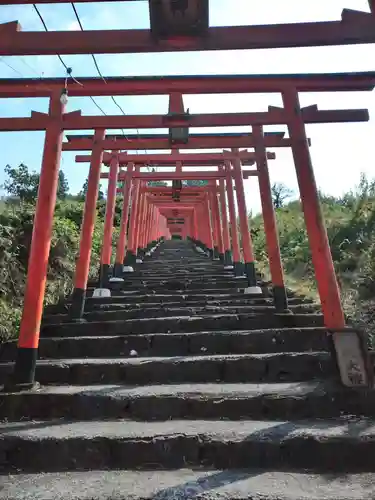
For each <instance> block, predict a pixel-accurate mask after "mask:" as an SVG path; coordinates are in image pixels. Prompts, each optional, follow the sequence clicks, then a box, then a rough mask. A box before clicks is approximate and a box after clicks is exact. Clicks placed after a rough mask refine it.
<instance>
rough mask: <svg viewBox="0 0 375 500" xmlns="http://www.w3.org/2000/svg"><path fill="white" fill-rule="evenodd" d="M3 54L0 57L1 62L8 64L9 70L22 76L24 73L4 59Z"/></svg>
mask: <svg viewBox="0 0 375 500" xmlns="http://www.w3.org/2000/svg"><path fill="white" fill-rule="evenodd" d="M4 58H5V56H3V57H0V62H2V63H3V64H5V66H8V68H10V69H11V70H13V71H14V72H15V73H17V75H19V76H21V77H22V78H24V75H23V74H22V73H21V72H20V71H18V69H16V68H14V67H13V66H12V65H11V64H9V63H8V62H7V61H5V59H4Z"/></svg>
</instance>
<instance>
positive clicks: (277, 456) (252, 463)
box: [0, 418, 375, 498]
mask: <svg viewBox="0 0 375 500" xmlns="http://www.w3.org/2000/svg"><path fill="white" fill-rule="evenodd" d="M0 433H1V437H0V467H1V469H2V472H3V473H6V472H14V471H15V470H17V471H18V472H21V471H25V472H26V471H27V472H29V471H30V472H40V471H44V472H53V471H59V472H61V471H75V470H90V469H107V468H112V469H114V468H119V469H120V468H121V469H148V470H150V469H154V470H155V469H161V468H163V469H165V468H169V469H178V468H181V467H189V466H201V467H206V468H209V467H213V468H218V469H222V468H223V469H232V468H249V467H250V468H251V467H256V468H257V469H259V470H275V469H279V468H280V469H281V468H282V469H283V470H284V471H285V470H290V469H294V470H299V471H300V472H305V471H306V470H310V471H316V472H318V471H319V472H327V471H330V472H331V473H332V472H340V473H342V474H347V473H349V472H365V471H366V472H374V469H375V463H374V459H373V457H374V454H375V422H374V421H372V420H368V419H364V418H358V419H356V420H351V419H344V418H342V419H330V420H293V421H287V420H277V421H255V420H251V421H250V420H243V421H212V420H195V421H186V420H168V421H166V422H136V421H131V420H114V421H113V420H111V421H92V422H88V421H79V422H68V421H63V420H61V419H59V420H51V421H33V422H17V423H5V424H0ZM124 493H125V492H124ZM279 498H280V497H279Z"/></svg>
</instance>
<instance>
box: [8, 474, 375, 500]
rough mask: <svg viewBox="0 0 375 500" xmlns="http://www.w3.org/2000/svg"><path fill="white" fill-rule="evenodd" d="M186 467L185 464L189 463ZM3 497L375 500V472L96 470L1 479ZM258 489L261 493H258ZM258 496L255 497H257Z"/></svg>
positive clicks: (46, 499) (23, 499)
mask: <svg viewBox="0 0 375 500" xmlns="http://www.w3.org/2000/svg"><path fill="white" fill-rule="evenodd" d="M185 467H186V466H185ZM0 482H1V485H2V488H1V490H0V499H1V500H10V499H14V500H31V499H38V500H51V499H52V498H53V499H54V500H125V499H126V500H130V499H131V500H173V499H176V500H177V499H178V500H193V499H197V500H198V499H199V500H220V499H221V500H255V498H256V499H259V500H260V499H262V500H329V499H330V500H333V499H334V500H373V498H375V474H373V473H362V474H333V473H328V474H314V473H298V472H292V471H283V472H280V471H272V470H271V471H261V470H259V469H258V468H256V469H241V470H235V469H232V470H213V469H208V470H205V469H201V468H199V469H194V470H191V469H187V468H186V469H179V470H171V471H165V470H158V471H152V470H147V471H126V470H112V471H111V470H105V471H103V470H92V471H80V472H79V471H74V472H59V473H47V474H37V473H36V474H17V475H9V476H3V477H0ZM255 492H256V493H255ZM254 495H255V496H254Z"/></svg>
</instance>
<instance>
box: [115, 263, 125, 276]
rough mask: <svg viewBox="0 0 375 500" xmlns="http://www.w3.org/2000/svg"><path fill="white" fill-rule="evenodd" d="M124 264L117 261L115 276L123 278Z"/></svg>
mask: <svg viewBox="0 0 375 500" xmlns="http://www.w3.org/2000/svg"><path fill="white" fill-rule="evenodd" d="M122 268H123V264H122V262H115V265H114V266H113V276H114V277H115V278H122V275H123V270H122Z"/></svg>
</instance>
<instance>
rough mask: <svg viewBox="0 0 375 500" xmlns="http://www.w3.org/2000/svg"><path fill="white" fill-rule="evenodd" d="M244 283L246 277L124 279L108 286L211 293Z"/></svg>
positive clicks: (125, 288)
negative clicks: (174, 279) (208, 279)
mask: <svg viewBox="0 0 375 500" xmlns="http://www.w3.org/2000/svg"><path fill="white" fill-rule="evenodd" d="M246 286H247V285H246V279H245V278H240V279H238V280H236V279H233V280H232V281H229V280H215V281H212V282H209V281H202V282H200V281H195V282H191V281H190V280H186V281H184V280H176V281H174V282H173V281H170V282H169V283H162V282H160V281H156V282H155V283H152V284H151V283H150V282H148V283H147V282H146V281H142V280H139V281H137V282H136V281H134V282H128V281H124V282H123V283H111V284H110V288H113V289H115V288H118V289H122V290H145V289H152V290H155V291H162V292H164V291H167V290H176V291H177V290H200V291H201V292H204V291H205V290H207V291H208V293H212V290H226V291H229V290H233V291H237V289H238V288H240V287H242V288H245V287H246Z"/></svg>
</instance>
